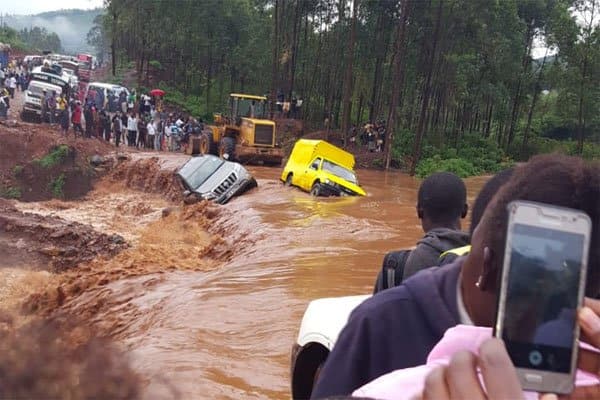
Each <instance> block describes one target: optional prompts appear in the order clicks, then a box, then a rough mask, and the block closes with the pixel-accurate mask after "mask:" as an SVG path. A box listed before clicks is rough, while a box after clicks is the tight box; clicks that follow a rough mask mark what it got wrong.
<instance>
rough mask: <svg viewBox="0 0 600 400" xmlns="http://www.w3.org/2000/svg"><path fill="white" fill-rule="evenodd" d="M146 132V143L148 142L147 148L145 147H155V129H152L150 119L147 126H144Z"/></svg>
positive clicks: (152, 123)
mask: <svg viewBox="0 0 600 400" xmlns="http://www.w3.org/2000/svg"><path fill="white" fill-rule="evenodd" d="M146 131H147V132H148V138H147V142H148V146H147V147H150V148H152V147H154V146H155V140H156V139H155V137H156V128H155V127H154V121H153V120H152V119H151V120H150V121H148V125H146Z"/></svg>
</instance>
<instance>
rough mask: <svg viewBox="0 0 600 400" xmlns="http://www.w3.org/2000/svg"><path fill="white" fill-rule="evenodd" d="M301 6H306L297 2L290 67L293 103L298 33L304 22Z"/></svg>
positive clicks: (289, 98) (289, 96)
mask: <svg viewBox="0 0 600 400" xmlns="http://www.w3.org/2000/svg"><path fill="white" fill-rule="evenodd" d="M301 4H304V2H303V1H301V0H296V10H295V12H294V33H293V35H292V60H291V65H290V91H289V95H288V101H290V102H291V101H292V96H293V92H294V81H295V76H296V62H297V60H298V56H297V54H296V53H298V41H299V38H298V31H299V30H300V22H301V21H302V20H301V19H300V16H301V14H302V9H303V6H301Z"/></svg>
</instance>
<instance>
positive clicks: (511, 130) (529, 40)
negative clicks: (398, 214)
mask: <svg viewBox="0 0 600 400" xmlns="http://www.w3.org/2000/svg"><path fill="white" fill-rule="evenodd" d="M533 23H534V21H532V22H531V23H530V24H529V25H528V26H527V33H526V34H525V40H526V45H525V53H524V54H523V63H522V67H523V68H522V70H521V74H520V75H519V80H518V82H517V88H516V90H515V97H514V100H513V105H512V112H511V117H510V124H509V126H508V135H507V137H506V146H505V149H506V150H508V148H509V147H510V145H511V144H512V141H513V139H514V137H515V129H516V126H517V119H518V116H519V107H520V105H521V94H522V93H521V87H522V86H523V79H524V75H525V73H526V72H527V69H528V68H529V62H528V60H529V53H530V52H531V46H532V44H533V36H534V35H533V33H534V29H533Z"/></svg>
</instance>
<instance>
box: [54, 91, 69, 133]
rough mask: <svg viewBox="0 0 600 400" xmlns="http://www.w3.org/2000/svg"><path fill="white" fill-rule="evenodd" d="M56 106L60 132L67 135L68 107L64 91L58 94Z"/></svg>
mask: <svg viewBox="0 0 600 400" xmlns="http://www.w3.org/2000/svg"><path fill="white" fill-rule="evenodd" d="M56 108H57V109H58V118H59V121H60V127H61V130H62V133H63V134H64V135H65V136H67V132H68V130H69V109H68V107H67V99H66V96H65V94H64V93H61V94H60V97H59V98H58V101H57V104H56Z"/></svg>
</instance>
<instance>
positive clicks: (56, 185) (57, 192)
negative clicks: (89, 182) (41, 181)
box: [48, 174, 65, 198]
mask: <svg viewBox="0 0 600 400" xmlns="http://www.w3.org/2000/svg"><path fill="white" fill-rule="evenodd" d="M64 186H65V174H60V175H59V176H58V177H57V178H54V179H53V180H51V181H50V182H49V183H48V189H49V190H50V191H51V192H52V195H53V196H54V197H58V198H62V197H64V192H63V188H64Z"/></svg>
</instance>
